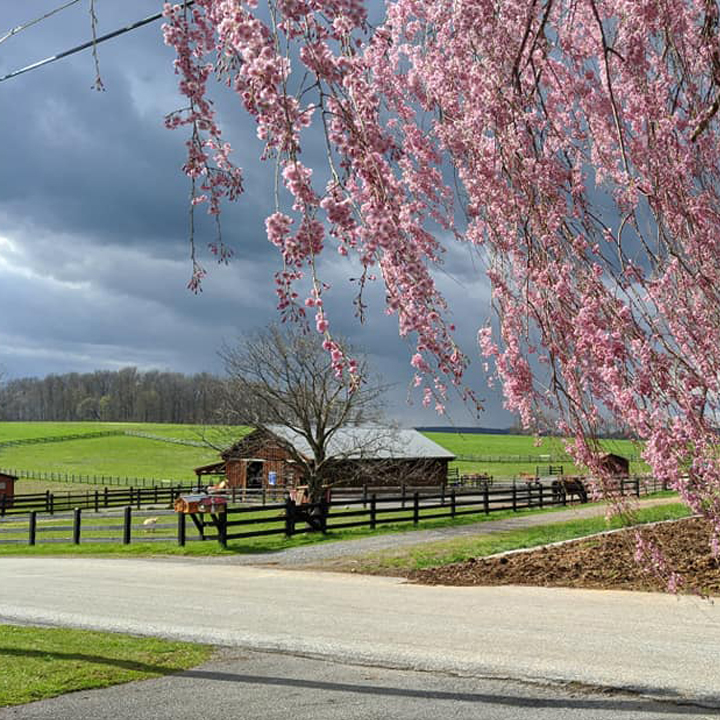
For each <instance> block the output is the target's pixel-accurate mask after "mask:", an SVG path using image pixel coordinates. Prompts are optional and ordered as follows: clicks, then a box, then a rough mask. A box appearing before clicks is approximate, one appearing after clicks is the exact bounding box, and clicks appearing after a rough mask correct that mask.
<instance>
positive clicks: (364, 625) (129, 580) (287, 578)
mask: <svg viewBox="0 0 720 720" xmlns="http://www.w3.org/2000/svg"><path fill="white" fill-rule="evenodd" d="M3 620H4V621H20V622H42V623H50V624H58V625H69V626H76V627H88V628H97V629H108V630H118V631H129V632H136V633H145V634H157V635H162V636H167V637H177V638H185V639H191V640H197V641H205V642H211V643H216V644H220V645H226V646H235V647H244V648H247V649H255V650H265V651H267V650H275V651H283V652H291V653H302V654H307V655H311V656H316V657H321V658H326V659H332V660H336V661H340V662H348V661H350V662H352V663H364V664H368V665H374V666H381V667H391V668H393V667H394V668H401V669H407V670H423V671H435V672H447V673H459V674H461V675H474V676H491V677H496V678H497V677H509V678H514V679H532V680H551V681H564V682H579V683H583V684H585V685H593V686H604V687H613V688H632V689H634V690H638V691H641V692H643V693H646V694H649V695H653V696H656V697H665V698H680V699H688V700H691V701H693V702H700V703H705V704H708V705H710V706H714V707H717V708H720V669H719V668H720V604H715V605H711V604H709V603H706V602H704V601H700V600H697V599H694V598H675V597H668V596H665V595H659V594H657V595H656V594H641V593H623V592H600V591H584V590H565V589H546V588H521V587H504V588H503V587H501V588H497V587H487V588H484V587H478V588H447V587H424V586H418V585H409V584H406V583H404V582H402V581H400V580H397V579H394V578H382V577H368V576H355V575H340V574H336V573H315V572H293V571H289V570H274V569H269V568H250V567H238V566H228V565H208V564H204V563H203V562H202V561H201V560H197V559H194V560H188V561H186V562H182V563H179V562H164V561H150V560H129V559H128V560H107V559H92V558H28V557H24V558H3V559H0V621H3Z"/></svg>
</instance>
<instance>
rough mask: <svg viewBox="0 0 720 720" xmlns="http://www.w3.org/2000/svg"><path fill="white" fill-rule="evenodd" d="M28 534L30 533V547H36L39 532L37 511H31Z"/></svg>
mask: <svg viewBox="0 0 720 720" xmlns="http://www.w3.org/2000/svg"><path fill="white" fill-rule="evenodd" d="M28 532H29V537H28V545H34V544H35V534H36V532H37V510H31V511H30V525H29V528H28Z"/></svg>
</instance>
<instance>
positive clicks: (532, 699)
mask: <svg viewBox="0 0 720 720" xmlns="http://www.w3.org/2000/svg"><path fill="white" fill-rule="evenodd" d="M179 677H183V678H195V679H198V680H217V681H221V682H231V683H244V684H247V685H269V686H274V687H289V688H302V689H310V690H322V691H330V692H347V693H356V694H361V695H376V696H381V697H382V696H392V697H408V698H417V699H426V700H453V701H458V702H470V703H479V704H483V705H503V706H506V707H521V708H536V709H537V708H565V709H584V710H593V709H596V710H614V711H617V712H621V711H622V712H630V711H635V712H647V713H652V714H654V715H655V716H657V715H658V713H660V714H662V713H667V714H674V715H678V714H687V715H688V716H692V715H703V716H705V717H707V715H708V710H709V708H716V712H717V713H718V716H719V717H720V698H718V699H717V700H716V699H715V698H710V699H708V703H709V705H706V706H704V707H703V706H700V705H697V704H694V703H691V702H689V701H688V700H686V699H685V698H682V697H681V696H677V695H674V694H670V693H668V691H667V690H661V689H655V688H644V690H643V691H644V692H645V693H647V694H649V695H655V696H657V697H658V698H659V697H663V699H664V701H659V700H655V699H650V698H641V697H638V698H637V699H627V698H626V697H622V698H620V697H614V695H616V694H620V693H621V692H624V693H628V692H630V691H628V690H624V691H623V690H621V689H618V690H617V691H615V690H603V689H601V688H583V689H580V688H577V693H578V695H577V697H570V698H568V697H565V698H557V699H554V698H552V699H549V698H539V697H536V696H534V695H533V694H532V693H531V691H529V692H528V694H527V696H526V697H514V696H511V695H501V694H493V693H462V692H447V691H437V690H419V689H407V688H397V687H384V686H382V685H357V684H349V683H334V682H326V681H319V680H306V679H296V678H288V677H285V678H279V677H269V676H262V675H243V674H236V673H225V672H215V671H210V670H187V671H185V672H183V673H181V674H180V675H179ZM562 690H563V694H567V692H568V691H570V692H572V691H573V688H572V687H568V686H562ZM591 692H592V693H595V694H596V695H597V694H599V693H601V694H604V693H607V698H606V699H602V700H598V699H595V698H588V697H586V693H591Z"/></svg>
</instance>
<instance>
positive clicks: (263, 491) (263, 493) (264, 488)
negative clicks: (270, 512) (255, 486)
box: [262, 485, 267, 507]
mask: <svg viewBox="0 0 720 720" xmlns="http://www.w3.org/2000/svg"><path fill="white" fill-rule="evenodd" d="M266 492H267V488H266V487H265V485H263V486H262V504H263V507H265V493H266Z"/></svg>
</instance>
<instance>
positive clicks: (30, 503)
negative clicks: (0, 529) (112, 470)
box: [0, 483, 198, 517]
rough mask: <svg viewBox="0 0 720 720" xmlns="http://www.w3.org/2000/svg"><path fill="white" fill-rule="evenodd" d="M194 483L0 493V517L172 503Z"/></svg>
mask: <svg viewBox="0 0 720 720" xmlns="http://www.w3.org/2000/svg"><path fill="white" fill-rule="evenodd" d="M197 488H198V485H197V483H185V484H182V483H178V484H175V485H172V486H169V487H157V486H156V487H152V488H134V487H128V488H108V487H105V488H103V489H102V490H87V491H85V492H60V493H57V492H50V491H49V490H48V491H46V492H43V493H32V494H26V495H14V496H13V495H4V494H2V495H0V517H4V516H5V515H19V514H26V513H29V512H33V511H35V512H44V513H49V514H51V515H53V514H55V513H57V512H67V511H70V510H74V509H75V508H82V509H85V510H94V511H95V512H98V511H100V510H103V509H106V508H114V507H125V506H126V505H130V506H134V507H137V508H140V507H142V506H143V505H158V504H169V503H172V502H173V501H174V500H175V498H176V497H177V496H178V495H180V493H182V492H186V491H189V490H193V489H197Z"/></svg>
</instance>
